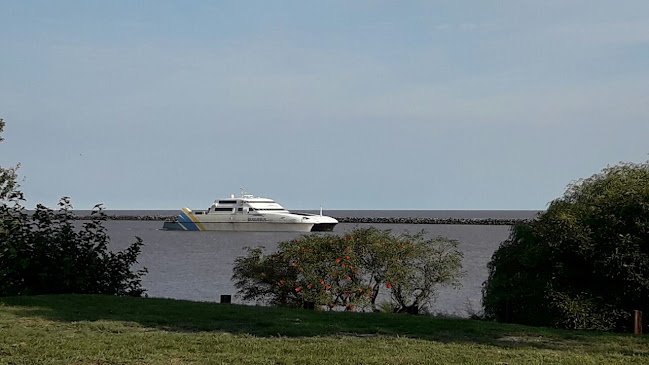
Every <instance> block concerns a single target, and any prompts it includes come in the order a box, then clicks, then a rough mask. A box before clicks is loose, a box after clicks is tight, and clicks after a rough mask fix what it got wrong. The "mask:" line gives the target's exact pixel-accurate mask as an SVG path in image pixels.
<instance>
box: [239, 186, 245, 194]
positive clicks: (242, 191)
mask: <svg viewBox="0 0 649 365" xmlns="http://www.w3.org/2000/svg"><path fill="white" fill-rule="evenodd" d="M239 190H241V196H244V195H246V191H245V190H244V189H243V188H239Z"/></svg>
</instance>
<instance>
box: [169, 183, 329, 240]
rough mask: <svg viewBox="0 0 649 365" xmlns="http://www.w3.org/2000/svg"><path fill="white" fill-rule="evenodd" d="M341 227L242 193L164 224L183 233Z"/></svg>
mask: <svg viewBox="0 0 649 365" xmlns="http://www.w3.org/2000/svg"><path fill="white" fill-rule="evenodd" d="M336 224H338V221H337V220H336V219H334V218H332V217H327V216H323V215H322V208H320V215H316V214H308V213H292V212H289V211H288V210H286V209H284V207H282V206H281V205H280V204H279V203H277V202H275V201H274V200H272V199H268V198H261V197H256V196H254V195H249V194H245V193H244V192H243V191H242V192H241V196H240V197H235V196H234V194H232V195H230V198H227V199H219V200H216V201H214V203H213V204H212V206H211V207H210V208H209V209H207V210H191V209H189V208H183V209H182V212H181V213H180V215H178V216H177V217H175V219H173V220H171V221H166V222H164V225H163V227H162V228H163V229H167V230H183V231H258V232H259V231H260V232H264V231H266V232H282V231H288V232H330V231H333V229H334V227H335V226H336Z"/></svg>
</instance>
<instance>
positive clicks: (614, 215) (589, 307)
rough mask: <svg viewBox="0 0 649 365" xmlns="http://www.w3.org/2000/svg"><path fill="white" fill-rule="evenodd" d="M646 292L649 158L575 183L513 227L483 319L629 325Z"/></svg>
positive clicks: (494, 268) (498, 256)
mask: <svg viewBox="0 0 649 365" xmlns="http://www.w3.org/2000/svg"><path fill="white" fill-rule="evenodd" d="M648 296H649V163H643V164H621V165H618V166H613V167H608V168H606V169H604V170H603V171H602V172H601V173H599V174H596V175H594V176H592V177H590V178H588V179H584V180H580V181H578V182H576V183H575V184H572V185H570V186H569V187H568V189H567V191H566V193H565V194H564V196H563V197H561V198H559V199H557V200H555V201H553V202H552V203H551V204H550V206H549V208H548V210H547V211H546V212H544V213H542V214H540V215H539V216H538V217H537V219H536V220H534V221H532V222H530V223H524V224H521V225H518V226H516V227H513V229H512V232H511V234H510V237H509V239H508V240H507V241H505V242H503V243H502V244H501V246H500V248H499V249H498V250H497V251H496V252H495V253H494V255H493V257H492V260H491V262H490V263H489V278H488V279H487V281H486V282H485V284H484V287H483V305H484V309H485V314H486V315H487V316H488V317H491V318H494V319H496V320H502V321H512V322H517V323H525V324H534V325H552V326H557V327H563V328H579V329H604V330H612V329H616V330H626V329H628V327H629V326H630V324H631V313H632V311H633V310H643V311H645V313H648V312H649V300H648Z"/></svg>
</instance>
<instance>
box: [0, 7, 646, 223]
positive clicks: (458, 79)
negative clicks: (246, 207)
mask: <svg viewBox="0 0 649 365" xmlns="http://www.w3.org/2000/svg"><path fill="white" fill-rule="evenodd" d="M647 14H649V1H646V0H626V1H624V2H614V1H609V0H606V1H602V0H545V1H538V0H535V1H531V0H500V1H479V0H475V1H434V0H427V1H414V0H413V1H399V2H396V1H364V0H358V1H304V0H301V1H201V0H196V1H146V0H143V1H120V0H116V1H66V0H60V1H30V0H25V1H9V0H4V1H2V0H0V50H1V51H0V118H4V119H5V121H6V123H7V125H6V127H5V132H4V134H3V136H4V138H5V139H6V140H5V141H4V142H3V143H1V144H0V166H3V167H9V166H12V165H15V164H16V163H21V168H20V170H19V172H20V174H21V176H22V183H21V186H22V191H23V192H24V193H25V195H26V198H27V206H28V207H33V206H35V205H36V204H37V203H42V204H45V205H47V206H51V207H54V206H55V205H56V203H57V201H58V199H59V198H60V197H62V196H70V197H71V198H72V202H73V205H74V207H75V208H76V209H90V208H92V207H93V206H94V205H95V204H97V203H102V204H104V206H105V207H106V208H107V209H117V210H121V209H179V208H181V207H184V206H187V207H191V208H194V209H204V208H207V207H208V206H209V205H210V204H211V202H213V201H214V200H215V199H218V198H223V197H228V196H229V195H230V194H239V190H240V188H241V187H243V188H244V189H245V191H246V192H248V193H250V194H255V195H260V196H268V197H271V198H274V199H276V200H277V201H278V202H280V203H281V204H283V205H284V206H285V207H286V208H288V209H318V208H319V207H320V206H323V207H324V209H325V210H326V209H431V210H434V209H440V210H447V209H462V210H468V209H488V210H492V209H493V210H497V209H498V210H499V209H514V210H526V209H531V210H542V209H545V208H546V207H547V206H548V203H549V202H550V201H552V200H553V199H556V198H558V197H560V196H561V195H562V194H563V193H564V191H565V188H566V186H567V185H568V184H569V183H571V182H573V181H576V180H578V179H580V178H586V177H589V176H591V175H593V174H595V173H598V172H599V171H601V170H602V169H603V168H604V167H606V166H607V165H615V164H618V163H619V162H620V161H625V162H644V161H646V160H647V159H648V158H649V155H648V154H649V139H648V138H647V137H649V17H648V16H647Z"/></svg>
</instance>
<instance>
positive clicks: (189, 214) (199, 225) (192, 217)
mask: <svg viewBox="0 0 649 365" xmlns="http://www.w3.org/2000/svg"><path fill="white" fill-rule="evenodd" d="M183 212H184V213H185V214H186V215H187V216H188V217H189V219H191V220H192V222H194V224H196V227H198V229H199V230H201V231H204V230H205V226H203V224H202V223H201V222H200V221H199V220H198V218H196V216H194V214H193V213H192V211H191V210H189V208H183Z"/></svg>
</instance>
